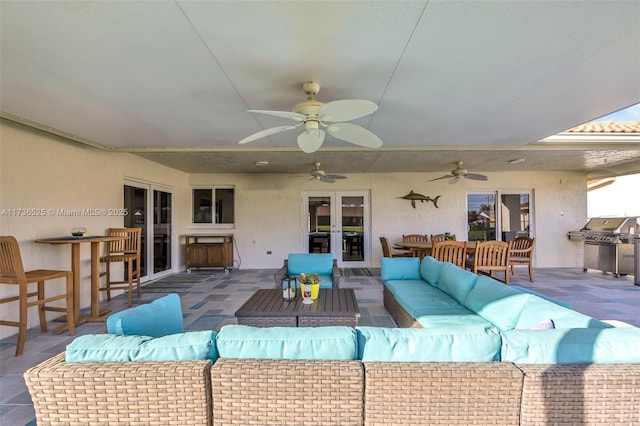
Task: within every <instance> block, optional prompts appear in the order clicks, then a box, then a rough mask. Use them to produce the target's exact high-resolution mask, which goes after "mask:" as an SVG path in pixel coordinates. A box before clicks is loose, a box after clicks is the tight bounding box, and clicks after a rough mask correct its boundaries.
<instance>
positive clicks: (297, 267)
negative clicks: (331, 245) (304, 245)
mask: <svg viewBox="0 0 640 426" xmlns="http://www.w3.org/2000/svg"><path fill="white" fill-rule="evenodd" d="M287 269H288V272H289V273H290V274H292V275H300V274H302V273H308V274H313V273H316V274H320V275H331V274H332V273H333V255H332V254H331V253H291V254H289V256H288V258H287Z"/></svg>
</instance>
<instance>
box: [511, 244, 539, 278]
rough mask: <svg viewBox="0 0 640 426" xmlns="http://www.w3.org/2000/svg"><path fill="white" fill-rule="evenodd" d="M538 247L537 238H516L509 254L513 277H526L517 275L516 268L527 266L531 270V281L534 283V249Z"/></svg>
mask: <svg viewBox="0 0 640 426" xmlns="http://www.w3.org/2000/svg"><path fill="white" fill-rule="evenodd" d="M535 245H536V239H535V238H529V237H516V238H515V239H514V240H513V242H512V244H511V251H510V252H509V267H510V268H511V276H512V277H526V275H516V273H515V270H514V267H515V266H527V267H528V268H529V281H531V282H533V248H534V247H535Z"/></svg>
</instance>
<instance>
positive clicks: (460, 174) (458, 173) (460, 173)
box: [429, 161, 489, 185]
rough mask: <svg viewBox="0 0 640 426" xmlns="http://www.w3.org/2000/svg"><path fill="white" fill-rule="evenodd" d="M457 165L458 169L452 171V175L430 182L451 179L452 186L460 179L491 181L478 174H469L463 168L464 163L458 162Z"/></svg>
mask: <svg viewBox="0 0 640 426" xmlns="http://www.w3.org/2000/svg"><path fill="white" fill-rule="evenodd" d="M455 164H456V166H457V167H456V168H455V169H453V170H451V174H450V175H444V176H442V177H439V178H435V179H431V180H430V181H429V182H433V181H434V180H440V179H450V180H449V185H452V184H454V183H456V182H457V181H459V180H460V178H465V179H472V180H489V178H488V177H486V176H485V175H479V174H476V173H469V172H467V169H463V168H462V161H456V163H455Z"/></svg>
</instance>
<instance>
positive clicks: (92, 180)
mask: <svg viewBox="0 0 640 426" xmlns="http://www.w3.org/2000/svg"><path fill="white" fill-rule="evenodd" d="M125 178H135V179H139V180H144V181H148V182H154V183H157V184H163V185H165V186H167V187H171V188H174V189H175V205H176V206H182V205H188V202H189V191H188V189H187V175H186V174H185V173H182V172H179V171H176V170H173V169H170V168H167V167H164V166H161V165H159V164H156V163H153V162H150V161H148V160H144V159H142V158H140V157H138V156H136V155H132V154H126V153H110V152H105V151H101V150H97V149H94V148H90V147H86V146H81V145H79V144H77V143H73V142H65V141H63V140H62V139H60V138H57V137H53V136H50V135H47V134H45V133H42V132H39V131H35V130H29V129H27V128H25V127H22V126H19V125H16V124H13V123H10V122H6V121H4V120H2V121H0V212H3V214H1V215H0V235H13V236H15V237H16V239H17V240H18V242H19V244H20V250H21V253H22V258H23V263H24V267H25V269H26V270H29V269H40V268H42V269H70V268H71V248H70V246H68V245H61V246H53V245H48V244H37V243H35V242H34V240H36V239H38V238H47V237H56V236H61V235H70V232H71V228H73V227H75V226H84V227H85V228H87V231H88V232H89V233H90V234H104V232H105V230H106V229H107V228H109V227H119V226H122V225H123V218H122V217H121V216H108V215H99V216H83V217H75V216H71V217H69V216H63V215H62V214H61V213H59V212H58V209H63V210H75V209H103V208H104V209H114V208H122V207H123V185H124V179H125ZM22 208H24V209H44V210H45V211H46V214H45V215H44V216H15V215H13V213H12V212H11V209H22ZM5 209H7V210H5ZM187 220H188V212H185V211H184V210H182V209H176V212H175V225H174V231H175V232H180V230H183V229H185V227H186V222H187ZM176 253H177V254H179V255H180V261H179V262H176V263H180V262H182V257H183V256H182V254H181V253H180V252H179V250H177V249H176ZM89 259H90V247H89V245H88V244H86V245H82V246H81V273H82V276H81V288H82V291H81V306H82V307H87V306H89V304H90V300H91V299H90V295H91V293H90V291H89V276H90V260H89ZM114 270H115V269H114ZM59 281H60V283H57V284H56V285H58V286H59V288H60V289H62V288H64V284H63V283H62V282H61V280H59ZM16 293H17V292H16V289H15V288H9V286H7V285H0V297H4V296H6V295H14V294H16ZM15 305H16V304H15V303H9V304H4V305H2V306H0V311H1V312H0V315H1V317H2V318H13V319H17V306H15ZM35 325H37V310H36V309H30V310H29V326H35ZM15 332H17V328H15V327H0V337H5V336H7V335H10V334H13V333H15Z"/></svg>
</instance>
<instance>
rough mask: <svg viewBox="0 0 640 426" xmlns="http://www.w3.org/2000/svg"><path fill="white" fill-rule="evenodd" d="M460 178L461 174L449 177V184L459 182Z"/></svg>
mask: <svg viewBox="0 0 640 426" xmlns="http://www.w3.org/2000/svg"><path fill="white" fill-rule="evenodd" d="M459 180H460V176H454V177H453V178H451V179H449V185H453V184H454V183H456V182H458V181H459Z"/></svg>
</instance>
